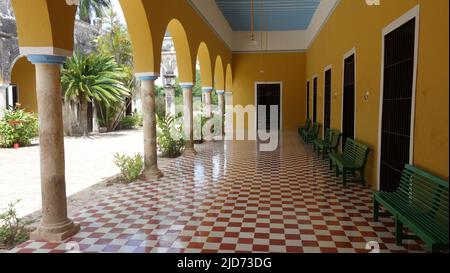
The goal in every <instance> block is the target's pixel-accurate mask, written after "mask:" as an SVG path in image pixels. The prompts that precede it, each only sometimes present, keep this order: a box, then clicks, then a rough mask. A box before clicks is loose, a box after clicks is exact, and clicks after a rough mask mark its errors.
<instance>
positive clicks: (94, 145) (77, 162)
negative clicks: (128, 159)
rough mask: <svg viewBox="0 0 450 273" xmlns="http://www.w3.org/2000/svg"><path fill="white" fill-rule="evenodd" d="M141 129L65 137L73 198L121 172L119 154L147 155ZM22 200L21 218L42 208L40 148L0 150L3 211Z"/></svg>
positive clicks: (1, 205)
mask: <svg viewBox="0 0 450 273" xmlns="http://www.w3.org/2000/svg"><path fill="white" fill-rule="evenodd" d="M142 134H143V133H142V131H141V130H129V131H119V132H113V133H107V134H101V135H93V136H89V137H83V138H71V137H67V138H65V141H64V143H65V157H66V185H67V195H68V196H70V195H72V194H75V193H77V192H79V191H81V190H83V189H86V188H88V187H90V186H92V185H94V184H97V183H99V182H101V181H102V180H104V179H106V178H108V177H111V176H114V175H116V174H118V173H119V169H118V168H117V167H116V166H115V165H114V163H113V159H114V154H115V153H116V152H118V153H121V154H128V155H133V154H134V153H138V152H140V153H143V137H142ZM17 199H20V200H21V202H20V203H19V204H18V205H17V212H18V214H19V216H25V215H27V214H29V213H32V212H34V211H36V210H39V209H40V208H41V184H40V174H39V146H37V145H36V146H32V147H27V148H21V149H18V150H14V149H0V211H2V210H3V209H4V208H6V207H7V206H8V204H9V203H11V202H13V201H15V200H17Z"/></svg>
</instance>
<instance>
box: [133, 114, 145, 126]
mask: <svg viewBox="0 0 450 273" xmlns="http://www.w3.org/2000/svg"><path fill="white" fill-rule="evenodd" d="M134 116H135V118H136V126H139V127H142V126H144V117H143V116H142V114H141V113H134Z"/></svg>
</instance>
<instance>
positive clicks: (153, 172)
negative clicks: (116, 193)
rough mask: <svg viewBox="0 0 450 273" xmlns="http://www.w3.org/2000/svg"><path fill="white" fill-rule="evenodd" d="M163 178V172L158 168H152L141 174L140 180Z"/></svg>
mask: <svg viewBox="0 0 450 273" xmlns="http://www.w3.org/2000/svg"><path fill="white" fill-rule="evenodd" d="M162 177H164V174H163V172H162V171H161V170H160V169H158V167H153V168H150V169H148V170H144V171H143V172H142V178H144V179H148V180H152V179H159V178H162Z"/></svg>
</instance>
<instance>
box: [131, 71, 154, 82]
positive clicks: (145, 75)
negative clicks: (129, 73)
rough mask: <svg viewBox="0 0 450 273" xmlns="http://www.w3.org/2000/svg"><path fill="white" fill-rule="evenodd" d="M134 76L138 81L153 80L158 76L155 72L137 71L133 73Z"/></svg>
mask: <svg viewBox="0 0 450 273" xmlns="http://www.w3.org/2000/svg"><path fill="white" fill-rule="evenodd" d="M135 77H136V79H137V80H139V81H155V80H156V79H158V78H159V74H158V73H156V72H139V73H136V74H135Z"/></svg>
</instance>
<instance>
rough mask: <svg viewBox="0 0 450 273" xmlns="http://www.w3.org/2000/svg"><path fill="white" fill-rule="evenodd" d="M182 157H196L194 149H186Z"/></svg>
mask: <svg viewBox="0 0 450 273" xmlns="http://www.w3.org/2000/svg"><path fill="white" fill-rule="evenodd" d="M183 155H197V151H196V150H195V149H194V148H186V149H184V152H183Z"/></svg>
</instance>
